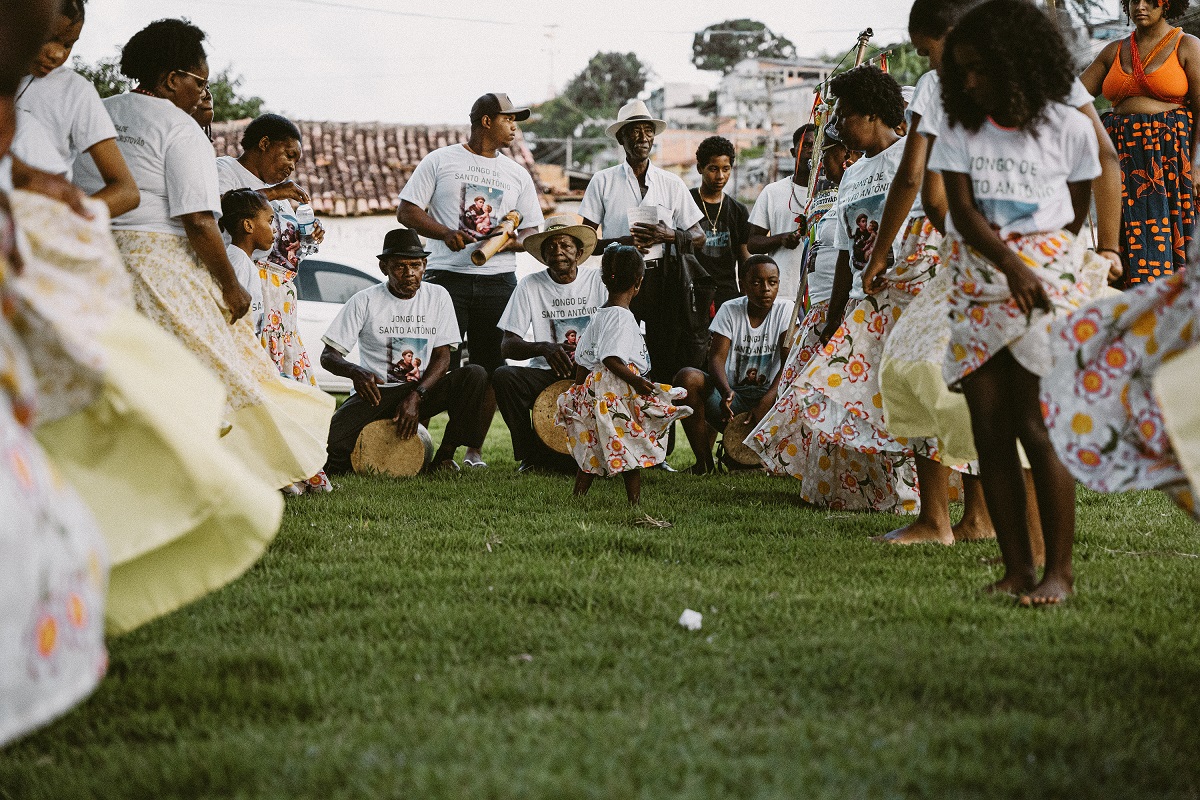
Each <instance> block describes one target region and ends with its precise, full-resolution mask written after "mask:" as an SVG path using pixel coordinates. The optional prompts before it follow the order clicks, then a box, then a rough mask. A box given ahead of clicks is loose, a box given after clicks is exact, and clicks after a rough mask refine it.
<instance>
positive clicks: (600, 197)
mask: <svg viewBox="0 0 1200 800" xmlns="http://www.w3.org/2000/svg"><path fill="white" fill-rule="evenodd" d="M666 128H667V123H665V122H663V121H662V120H661V119H655V118H654V117H652V116H650V112H649V110H647V108H646V104H645V103H643V102H642V101H641V100H630V101H629V102H628V103H626V104H625V105H624V106H622V107H621V110H620V111H619V112H617V121H616V122H614V123H613V124H612V125H609V126H608V131H607V132H608V135H609V136H611V137H612V138H614V139H616V140H617V141H618V142H619V143H620V144H621V146H622V147H623V148H625V161H623V162H621V163H620V164H618V165H617V166H615V167H609V168H608V169H605V170H601V171H600V172H597V173H596V174H595V175H594V176H593V177H592V181H591V183H589V184H588V188H587V192H586V193H585V194H584V196H583V204H582V205H581V206H580V208H579V213H580V214H581V215H583V221H584V222H585V223H586V224H587V225H588V226H590V227H591V228H593V229H598V230H599V231H600V235H601V237H602V238H601V239H600V242H599V247H601V248H604V247H606V246H607V245H608V244H609V243H610V242H614V241H616V242H620V243H621V244H630V245H633V246H635V247H637V248H638V249H639V250H641V251H642V253H643V255H644V256H645V258H646V277H645V279H644V281H643V283H642V291H641V293H640V295H639V298H638V302H637V306H636V307H635V308H634V313H635V314H638V316H639V317H640V318H642V319H644V321H645V323H646V347H647V349H648V350H649V352H650V364H651V366H650V369H651V375H653V376H655V378H656V379H658V380H660V381H664V382H665V381H669V380H670V379H671V378H672V377H673V376H674V374H675V370H676V369H678V366H677V365H676V360H677V357H676V354H675V352H674V344H673V343H674V341H675V338H676V336H675V333H676V332H675V331H674V330H672V329H671V322H670V318H669V317H667V316H665V315H662V314H656V313H655V311H656V309H658V308H659V307H660V306H661V305H662V304H663V292H664V291H665V288H666V287H664V285H663V269H662V254H663V245H664V244H670V243H672V242H674V241H675V232H676V229H678V230H682V231H686V232H687V233H688V234H689V235H690V236H691V238H692V242H693V245H694V246H695V247H696V248H697V249H699V248H702V247H703V246H704V241H705V236H704V231H703V230H701V228H700V220H701V219H703V218H704V214H703V212H701V211H700V209H699V208H697V207H696V204H695V203H694V202H692V196H691V194H690V193H689V192H688V188H687V186H686V185H685V184H684V182H683V180H681V179H680V178H679V176H678V175H674V174H672V173H670V172H667V171H666V170H663V169H659V168H658V167H656V166H654V165H653V164H651V163H650V152H651V150H653V149H654V137H655V136H657V135H658V134H660V133H662V132H663V131H664V130H666ZM631 217H632V221H631ZM664 321H665V322H666V327H665V328H664V326H663V325H662V324H660V323H661V322H664Z"/></svg>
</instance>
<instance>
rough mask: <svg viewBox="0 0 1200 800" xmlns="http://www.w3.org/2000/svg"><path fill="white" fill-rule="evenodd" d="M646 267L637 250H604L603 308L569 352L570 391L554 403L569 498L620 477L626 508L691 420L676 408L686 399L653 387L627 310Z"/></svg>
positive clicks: (617, 246) (647, 360)
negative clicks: (572, 470)
mask: <svg viewBox="0 0 1200 800" xmlns="http://www.w3.org/2000/svg"><path fill="white" fill-rule="evenodd" d="M645 269H646V268H645V264H644V263H643V262H642V256H641V254H640V253H639V252H638V250H637V248H636V247H630V246H628V245H620V244H616V243H614V244H610V245H609V246H608V247H607V248H606V249H605V250H604V257H603V259H602V260H601V262H600V274H601V278H602V279H603V281H604V285H605V287H607V288H608V302H607V303H605V304H604V305H603V306H602V307H601V308H600V310H599V311H597V312H596V313H595V315H593V316H592V321H591V322H590V323H588V326H587V329H586V330H585V331H584V332H583V335H582V336H580V337H579V344H578V345H576V348H575V363H576V365H577V366H576V373H575V385H574V386H572V387H571V388H570V389H568V390H567V391H565V392H563V393H562V395H561V396H560V397H559V398H558V417H557V420H558V424H560V425H562V426H563V427H565V428H566V429H567V441H568V443H569V444H570V446H571V454H572V455H573V456H575V463H577V464H578V465H579V471H578V472H577V473H576V476H575V494H576V495H585V494H587V492H588V489H590V488H591V486H592V481H593V480H594V479H595V477H596V476H597V475H604V476H607V475H617V474H620V475H621V477H622V478H623V479H624V481H625V494H626V495H627V496H628V497H629V504H630V505H637V504H638V502H639V501H640V500H641V494H642V473H641V470H642V469H643V468H645V467H653V466H657V465H658V464H661V463H663V462H664V461H666V460H667V448H666V435H665V434H666V432H667V431H668V430H669V429H670V427H671V424H672V423H673V422H674V421H675V420H677V419H682V418H684V417H686V416H688V415H690V414H691V413H692V410H691V409H690V408H688V407H687V406H679V405H676V404H675V401H676V400H678V399H680V398H682V397H683V396H684V395H685V394H687V392H686V390H685V389H682V388H676V389H673V388H671V387H669V386H665V385H662V384H656V383H652V382H651V381H649V380H647V379H646V378H645V377H644V376H645V375H646V374H647V373H649V372H650V356H649V355H648V354H647V352H646V341H645V340H644V339H643V338H642V333H641V330H640V329H639V328H638V324H637V320H635V319H634V317H633V312H632V311H630V310H629V303H630V301H631V300H633V298H634V297H636V296H637V293H638V291H639V290H640V289H641V288H642V277H643V276H644V275H645Z"/></svg>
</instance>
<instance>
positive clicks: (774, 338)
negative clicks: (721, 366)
mask: <svg viewBox="0 0 1200 800" xmlns="http://www.w3.org/2000/svg"><path fill="white" fill-rule="evenodd" d="M794 306H795V303H793V302H792V301H791V300H783V299H779V300H776V301H775V304H774V305H772V306H771V310H770V311H768V312H767V316H766V317H765V318H764V319H763V321H762V324H761V325H759V326H758V327H757V328H751V327H750V316H749V314H748V309H749V308H750V298H748V297H737V298H734V299H733V300H727V301H725V304H724V305H722V306H721V307H720V308H719V309H717V315H716V316H715V317H713V321H712V324H711V325H709V326H708V329H709V330H710V331H712V332H713V333H719V334H720V335H722V336H724V337H725V338H726V339H728V340H729V342H730V345H729V355H728V356H726V357H725V377H726V378H727V379H728V380H729V386H730V388H732V389H734V390H735V391H736V390H738V389H753V388H756V387H757V388H762V389H766V388H767V387H768V386H770V385H771V381H773V380H775V373H777V372H779V368H780V366H781V365H782V362H781V360H780V352H779V340H780V339H781V338H782V337H783V335H784V334H785V333H786V332H787V329H788V325H789V324H790V323H791V321H792V308H793V307H794Z"/></svg>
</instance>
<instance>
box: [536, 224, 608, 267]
mask: <svg viewBox="0 0 1200 800" xmlns="http://www.w3.org/2000/svg"><path fill="white" fill-rule="evenodd" d="M560 233H565V234H567V235H568V236H573V237H574V238H575V239H576V240H577V241H578V242H579V244H580V246H581V247H582V248H583V249H582V250H580V251H579V259H578V260H577V261H576V262H575V263H576V264H582V263H583V262H585V261H587V260H588V258H589V257H590V256H591V255H592V253H593V252H595V250H596V242H597V241H598V240H597V238H596V231H595V230H593V229H592V227H591V226H590V225H584V224H583V217H581V216H579V215H578V214H558V215H556V216H553V217H550V218H549V219H548V220H546V224H545V225H544V226H543V230H542V232H541V233H535V234H532V235H531V236H526V237H525V245H524V246H525V252H526V253H529V255H531V256H533V257H534V258H536V259H537V260H538V261H541V262H542V263H543V264H545V263H546V262H545V261H543V260H542V242H544V241H546V240H547V239H549V238H550V237H551V236H557V235H558V234H560Z"/></svg>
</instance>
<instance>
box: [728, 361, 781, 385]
mask: <svg viewBox="0 0 1200 800" xmlns="http://www.w3.org/2000/svg"><path fill="white" fill-rule="evenodd" d="M771 356H772V354H771V353H763V354H761V355H756V356H745V357H743V358H739V359H738V365H737V370H736V372H735V377H734V379H733V388H735V389H749V388H752V387H755V386H766V385H767V384H768V383H769V382H770V380H771V378H772V377H773V376H772V375H770V374H769V373H768V370H769V369H770V367H771Z"/></svg>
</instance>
